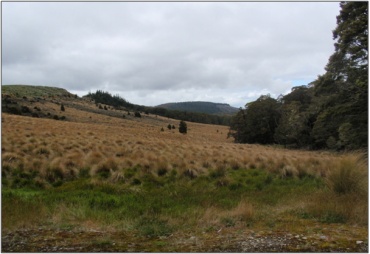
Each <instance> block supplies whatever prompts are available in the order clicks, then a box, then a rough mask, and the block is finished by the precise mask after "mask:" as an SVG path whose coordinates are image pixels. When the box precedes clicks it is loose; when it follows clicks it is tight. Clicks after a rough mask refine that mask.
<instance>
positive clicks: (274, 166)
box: [1, 101, 368, 251]
mask: <svg viewBox="0 0 370 254" xmlns="http://www.w3.org/2000/svg"><path fill="white" fill-rule="evenodd" d="M76 103H77V102H76ZM78 103H80V104H81V106H84V107H90V108H91V109H92V108H94V107H96V106H95V105H94V104H92V103H90V104H89V103H88V102H78ZM65 105H68V102H65ZM32 106H37V107H39V108H41V109H42V110H44V111H47V110H49V111H54V112H56V113H58V114H63V115H64V116H66V119H67V121H57V120H53V119H45V118H42V119H41V118H32V117H26V116H17V115H10V114H2V141H1V142H2V233H3V234H8V233H11V232H15V231H17V230H21V229H33V228H39V227H42V228H47V229H52V230H67V231H73V230H77V229H78V230H80V229H82V230H100V231H103V232H115V233H117V232H120V233H122V234H126V235H130V236H131V237H136V238H135V239H131V241H138V244H139V245H140V241H142V239H151V240H150V241H152V243H153V244H152V245H151V246H150V247H147V248H146V249H140V248H136V249H134V250H146V251H171V250H172V251H173V250H176V251H181V250H183V251H193V249H191V248H190V249H189V246H183V247H182V249H176V248H175V249H171V248H170V247H169V242H168V241H166V239H169V238H171V237H174V236H176V237H177V238H176V239H182V238H184V237H185V236H186V237H187V236H189V235H190V236H191V237H193V236H194V237H200V235H202V236H204V237H205V236H206V235H214V234H218V233H219V232H233V234H239V233H240V232H244V234H246V233H245V232H270V233H271V232H280V233H281V232H284V233H285V234H293V235H295V234H304V235H309V234H310V235H317V236H318V237H322V235H324V234H325V232H326V230H329V229H328V228H330V229H331V228H332V229H334V228H335V229H336V231H335V232H334V231H331V233H330V235H331V236H330V237H331V238H330V239H331V240H328V241H321V242H319V244H318V245H317V248H318V250H321V249H320V248H321V247H322V250H327V249H325V248H329V247H333V246H334V247H335V246H337V247H338V246H339V247H340V248H339V247H338V248H339V249H341V248H344V250H346V248H348V249H349V250H352V251H353V250H357V249H356V247H358V246H356V240H361V242H364V243H366V244H367V241H368V240H367V239H368V235H367V225H368V181H367V179H368V177H367V161H366V160H365V159H364V156H363V155H362V154H361V153H360V152H358V153H342V154H335V153H330V152H312V151H298V150H286V149H282V148H279V147H268V146H259V145H247V144H234V143H233V142H232V140H230V139H227V131H228V129H227V127H225V126H215V125H204V124H196V123H188V134H186V135H183V134H180V133H179V132H178V124H179V121H177V120H172V119H166V118H162V117H159V116H154V115H145V116H143V117H142V118H140V119H139V118H134V117H132V116H128V115H126V117H125V118H119V117H112V116H109V115H105V114H99V113H95V112H94V111H82V110H79V109H78V108H76V107H75V108H73V107H68V106H66V110H65V112H60V106H59V105H58V104H56V103H55V102H52V101H43V102H35V103H34V104H33V105H32ZM125 113H126V112H124V111H122V112H119V111H115V114H117V115H122V114H125ZM112 114H113V113H112ZM168 124H171V125H172V124H173V125H175V126H176V129H174V130H168V129H167V128H166V126H167V125H168ZM162 127H163V128H164V131H161V128H162ZM338 228H340V230H339V229H338ZM238 232H239V233H238ZM112 234H113V233H111V235H110V236H111V237H113V236H112ZM230 234H231V233H230ZM327 234H329V233H327ZM81 239H82V238H81ZM99 239H100V238H99ZM112 239H113V238H112ZM112 239H111V238H109V237H108V236H107V238H105V239H100V240H99V241H97V242H94V244H95V246H96V245H99V246H100V247H102V249H101V250H105V251H107V250H119V251H124V250H125V248H126V247H127V246H126V247H122V249H114V248H113V247H112V245H111V243H112V242H113V240H112ZM140 239H141V240H140ZM153 239H154V240H153ZM158 239H161V240H160V243H158V241H159V240H158ZM3 242H4V240H3ZM206 242H207V241H206V240H204V241H203V245H202V246H203V247H204V249H195V250H194V251H196V250H200V251H202V250H203V251H204V250H206V249H207V246H206V245H207V244H206ZM212 244H217V243H214V242H213V243H212ZM122 246H123V245H122ZM328 246H329V247H328ZM334 247H333V248H334ZM302 248H303V247H302ZM338 248H337V249H335V248H334V250H338ZM216 250H217V249H216ZM226 250H232V248H231V247H230V248H229V249H226ZM284 250H287V249H284ZM291 250H292V251H297V250H298V251H299V250H304V248H303V249H299V248H298V249H294V248H292V249H291ZM329 250H330V249H329Z"/></svg>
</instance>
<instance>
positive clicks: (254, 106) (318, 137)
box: [229, 2, 368, 150]
mask: <svg viewBox="0 0 370 254" xmlns="http://www.w3.org/2000/svg"><path fill="white" fill-rule="evenodd" d="M340 7H341V11H340V14H339V15H338V16H337V27H336V29H335V30H334V31H333V39H334V40H335V43H334V45H335V52H334V53H333V54H332V56H331V57H330V58H329V61H328V63H327V65H326V68H325V70H326V72H325V73H324V74H323V75H321V76H318V78H317V79H316V80H315V81H313V82H312V83H310V84H308V85H307V86H300V87H294V88H292V91H291V92H290V93H289V94H287V95H285V96H280V97H279V98H278V100H274V99H272V98H270V97H269V96H261V97H260V98H259V99H257V100H256V101H254V102H251V103H248V104H247V105H246V106H245V109H240V111H239V113H238V114H237V115H236V116H235V117H234V118H233V119H232V122H231V126H230V133H229V135H231V136H233V137H234V139H235V142H241V143H261V144H272V143H278V144H282V145H285V146H290V147H304V148H313V149H327V148H329V149H336V150H341V149H361V148H367V146H368V143H367V142H368V2H341V3H340Z"/></svg>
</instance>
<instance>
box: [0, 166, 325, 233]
mask: <svg viewBox="0 0 370 254" xmlns="http://www.w3.org/2000/svg"><path fill="white" fill-rule="evenodd" d="M27 177H29V176H27ZM140 181H141V182H142V183H141V184H140V185H131V184H129V183H111V182H110V181H109V180H107V179H104V178H101V177H96V178H86V177H84V178H78V179H75V180H71V181H69V182H63V183H62V184H60V185H58V186H55V187H48V188H46V189H42V188H39V189H37V188H35V186H33V185H32V188H30V186H28V187H27V186H26V187H22V188H9V187H5V188H3V190H2V201H3V204H4V205H3V207H2V211H3V220H6V221H7V223H8V224H7V225H10V224H12V223H14V225H22V223H23V224H24V223H26V221H29V222H32V223H35V224H37V223H38V224H43V223H51V224H55V225H57V224H58V223H59V225H71V226H76V225H78V224H79V223H81V222H84V221H94V222H95V223H96V224H98V225H102V226H112V225H113V226H114V227H116V228H120V229H125V230H133V231H135V232H137V233H138V234H140V235H144V236H150V237H155V236H163V235H168V234H170V233H171V232H173V231H176V230H192V229H195V228H197V227H198V223H199V220H200V219H201V218H202V216H203V215H204V213H205V211H206V210H207V209H210V208H212V209H219V210H220V211H230V210H232V209H233V208H235V207H236V206H237V205H238V204H239V203H240V202H241V201H242V200H246V199H247V200H249V202H251V203H252V204H253V205H254V206H255V207H259V208H258V209H266V208H267V207H269V206H278V205H281V204H283V203H284V202H285V201H287V200H289V199H290V198H291V197H292V196H295V197H297V196H298V197H302V198H304V197H305V196H307V195H309V193H312V192H315V191H316V190H317V189H320V188H321V187H322V186H323V182H322V181H320V180H318V179H315V178H303V179H299V178H281V177H279V176H278V175H272V174H270V173H268V172H266V171H263V170H258V169H248V170H246V169H239V170H226V171H225V172H224V173H223V174H217V176H216V177H215V175H214V173H212V172H211V173H210V174H209V175H203V176H198V177H196V178H194V179H190V178H187V177H184V176H182V175H178V176H177V177H174V176H173V174H170V173H169V174H166V175H161V176H158V175H154V174H153V175H143V176H142V177H141V178H140ZM220 181H224V183H225V184H223V185H220ZM36 207H37V208H38V209H41V210H43V211H44V212H43V213H42V214H41V215H38V214H36V213H35V214H34V213H32V212H31V213H30V214H28V215H26V214H25V212H24V209H25V208H27V210H31V211H33V209H36ZM9 209H12V210H13V212H12V213H13V214H12V215H11V214H10V210H9ZM14 211H15V212H14ZM262 213H263V212H260V211H257V212H256V214H257V217H258V216H259V215H258V214H262ZM23 216H24V217H23ZM30 217H32V218H30ZM55 218H59V219H58V220H57V221H55V220H56V219H55ZM14 220H17V221H14ZM237 222H238V219H237V218H236V217H232V216H231V217H230V216H223V217H221V218H220V219H219V223H220V224H221V225H224V226H227V227H232V226H235V225H236V223H237ZM207 227H209V225H208V226H207Z"/></svg>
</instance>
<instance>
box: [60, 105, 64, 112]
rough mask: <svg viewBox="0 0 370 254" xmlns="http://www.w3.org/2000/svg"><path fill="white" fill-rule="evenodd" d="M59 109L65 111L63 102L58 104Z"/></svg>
mask: <svg viewBox="0 0 370 254" xmlns="http://www.w3.org/2000/svg"><path fill="white" fill-rule="evenodd" d="M60 110H61V111H65V108H64V105H63V103H62V105H61V106H60Z"/></svg>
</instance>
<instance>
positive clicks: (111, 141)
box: [2, 109, 341, 177]
mask: <svg viewBox="0 0 370 254" xmlns="http://www.w3.org/2000/svg"><path fill="white" fill-rule="evenodd" d="M68 111H73V112H72V113H73V114H74V116H76V117H77V116H80V117H82V114H81V113H80V114H78V112H75V111H76V110H73V109H69V110H66V112H68ZM91 114H93V113H91ZM145 117H146V118H147V119H141V120H135V121H136V122H135V121H134V120H127V119H119V118H111V119H110V120H109V123H110V124H109V125H105V124H106V123H105V121H106V120H107V117H106V116H101V115H98V114H95V115H93V119H95V121H96V123H92V122H91V121H89V122H86V123H83V122H82V123H81V122H66V121H55V120H49V119H35V118H30V117H22V116H14V115H8V114H3V120H4V122H3V132H2V137H3V139H2V151H3V153H2V163H3V166H6V167H11V168H24V169H25V170H39V171H40V172H45V171H46V169H48V168H53V167H58V168H60V169H61V170H71V169H72V170H75V171H78V170H79V169H80V168H91V169H92V170H93V171H95V170H96V169H97V168H98V167H99V165H100V166H101V165H102V164H105V165H106V166H107V167H108V168H110V169H112V171H115V170H117V169H124V168H125V167H132V166H135V165H140V166H141V167H143V168H146V169H150V170H153V171H156V170H158V169H160V168H165V169H167V170H173V169H174V170H177V171H179V172H184V171H186V170H188V169H191V170H193V171H195V172H197V173H198V174H203V173H207V172H208V171H209V170H210V169H216V168H218V167H223V168H225V169H237V168H258V169H265V170H268V171H270V172H274V173H277V174H280V175H282V176H292V177H303V176H306V175H312V176H325V175H326V174H327V173H328V171H330V168H331V167H333V164H332V162H333V161H337V159H338V158H340V157H341V156H340V155H335V154H332V153H328V152H311V151H299V150H286V149H281V148H276V147H269V146H260V145H247V144H234V143H232V140H231V139H227V138H226V133H227V131H228V129H227V127H225V126H215V125H205V124H197V123H188V128H189V131H188V134H186V135H183V134H180V133H178V132H176V131H164V132H161V131H160V127H161V126H163V125H165V124H166V123H170V124H174V125H176V124H177V122H178V121H175V120H172V119H166V118H161V117H154V116H149V117H148V116H145ZM82 118H83V117H82ZM83 119H84V118H83ZM85 120H86V119H85ZM15 129H16V130H17V131H14V130H15ZM217 130H218V132H217ZM221 132H222V133H223V134H221ZM36 161H37V162H36ZM93 173H94V172H93Z"/></svg>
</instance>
